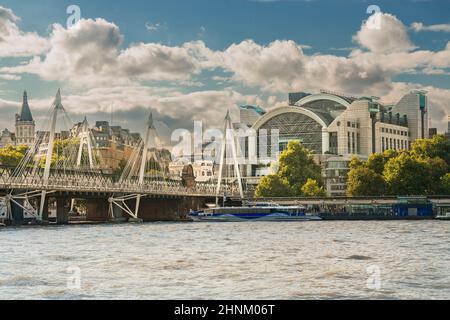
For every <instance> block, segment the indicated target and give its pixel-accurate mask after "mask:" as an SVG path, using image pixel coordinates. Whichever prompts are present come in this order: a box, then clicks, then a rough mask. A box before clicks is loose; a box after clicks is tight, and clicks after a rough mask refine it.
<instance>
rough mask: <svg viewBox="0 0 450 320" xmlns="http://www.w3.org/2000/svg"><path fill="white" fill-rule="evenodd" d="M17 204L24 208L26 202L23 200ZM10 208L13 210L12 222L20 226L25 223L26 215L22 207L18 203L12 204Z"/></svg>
mask: <svg viewBox="0 0 450 320" xmlns="http://www.w3.org/2000/svg"><path fill="white" fill-rule="evenodd" d="M17 202H19V203H20V205H22V206H23V203H24V201H23V200H20V199H19V200H17ZM10 208H11V215H10V218H11V222H12V224H15V225H20V224H23V223H24V213H23V208H22V207H20V206H19V205H18V204H17V203H14V202H12V201H11V202H10Z"/></svg>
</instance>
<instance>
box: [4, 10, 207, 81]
mask: <svg viewBox="0 0 450 320" xmlns="http://www.w3.org/2000/svg"><path fill="white" fill-rule="evenodd" d="M122 40H123V37H122V35H121V34H120V30H119V28H118V27H117V26H116V25H115V24H113V23H110V22H107V21H106V20H104V19H100V18H99V19H95V20H91V19H88V20H81V21H79V22H78V23H77V24H76V25H75V26H73V27H72V28H69V29H65V28H64V27H62V26H61V25H59V24H55V25H54V26H53V32H52V33H51V35H50V43H51V49H50V51H49V52H48V54H47V55H46V56H45V57H44V58H43V59H42V58H41V57H38V56H37V57H34V58H33V59H32V60H30V61H29V62H28V63H26V64H24V65H19V66H16V67H9V68H2V69H1V70H2V72H3V73H9V74H20V73H33V74H37V75H39V76H40V77H41V78H43V79H44V80H57V81H64V82H67V83H70V84H73V85H76V86H81V87H91V86H93V85H106V84H110V85H112V84H121V85H123V84H133V83H136V81H142V80H147V81H183V82H184V83H185V84H188V83H189V81H190V80H191V78H192V75H195V74H198V73H200V72H201V70H202V68H208V65H211V61H210V59H208V58H207V57H203V54H210V53H212V51H211V50H209V49H207V48H206V46H205V45H204V43H202V42H190V43H186V44H185V45H183V46H180V47H170V46H165V45H162V44H157V43H138V44H133V45H131V46H130V47H128V48H126V49H124V50H121V45H122Z"/></svg>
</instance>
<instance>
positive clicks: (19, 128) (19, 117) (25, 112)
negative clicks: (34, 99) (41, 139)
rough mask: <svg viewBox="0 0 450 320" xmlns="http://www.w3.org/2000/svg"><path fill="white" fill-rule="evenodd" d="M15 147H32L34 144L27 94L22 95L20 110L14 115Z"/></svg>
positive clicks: (33, 129)
mask: <svg viewBox="0 0 450 320" xmlns="http://www.w3.org/2000/svg"><path fill="white" fill-rule="evenodd" d="M15 125H16V134H15V138H16V145H27V146H29V147H32V146H33V145H34V142H35V123H34V120H33V115H32V114H31V110H30V106H29V105H28V96H27V92H26V91H25V92H24V93H23V101H22V108H21V109H20V113H19V114H16V124H15Z"/></svg>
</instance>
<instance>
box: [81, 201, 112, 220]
mask: <svg viewBox="0 0 450 320" xmlns="http://www.w3.org/2000/svg"><path fill="white" fill-rule="evenodd" d="M86 205H87V213H86V220H88V221H98V222H106V221H108V220H109V218H110V217H109V202H108V199H105V198H97V199H86Z"/></svg>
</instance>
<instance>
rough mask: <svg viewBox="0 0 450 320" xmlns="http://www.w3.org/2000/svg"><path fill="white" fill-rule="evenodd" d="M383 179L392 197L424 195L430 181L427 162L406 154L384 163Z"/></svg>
mask: <svg viewBox="0 0 450 320" xmlns="http://www.w3.org/2000/svg"><path fill="white" fill-rule="evenodd" d="M383 177H384V180H385V181H386V185H387V188H388V191H389V193H390V194H392V195H422V194H426V191H427V190H428V189H429V185H430V181H431V179H430V170H429V165H428V164H427V162H426V161H424V160H421V159H416V158H414V157H412V156H411V155H410V154H408V153H406V152H405V153H401V154H400V155H399V156H397V157H395V158H392V159H390V160H389V161H388V162H387V163H386V166H385V168H384V172H383Z"/></svg>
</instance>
